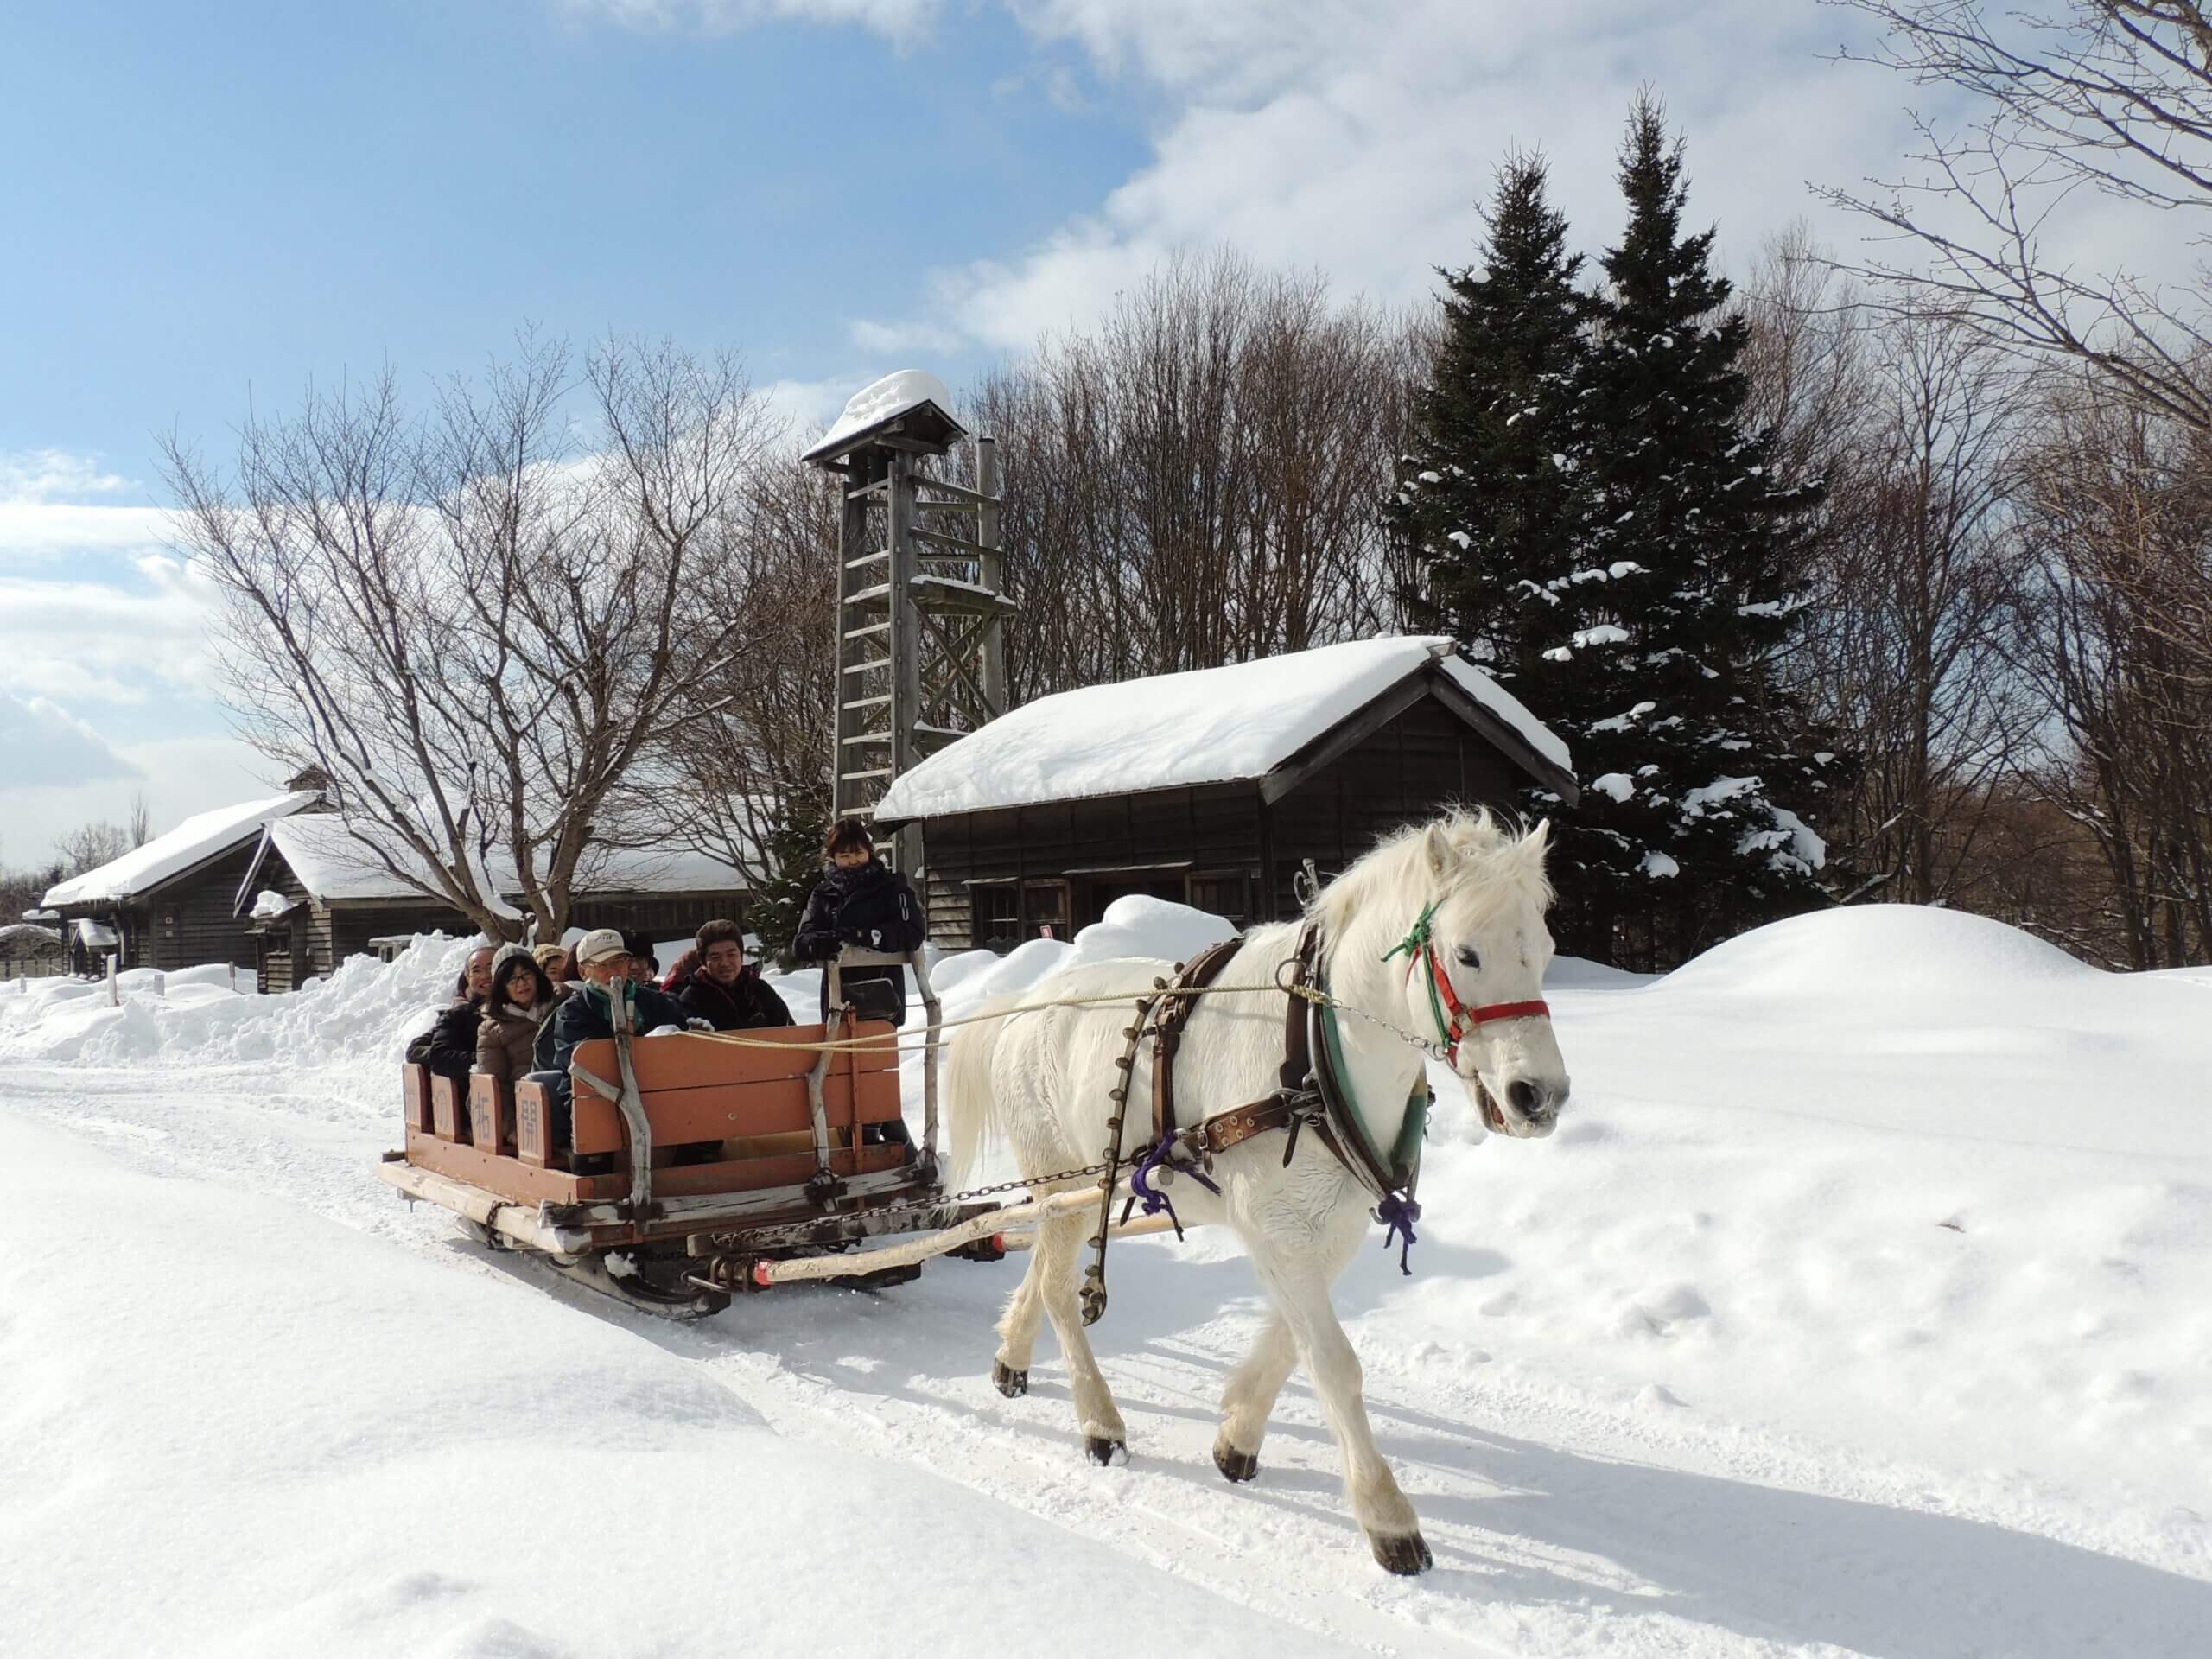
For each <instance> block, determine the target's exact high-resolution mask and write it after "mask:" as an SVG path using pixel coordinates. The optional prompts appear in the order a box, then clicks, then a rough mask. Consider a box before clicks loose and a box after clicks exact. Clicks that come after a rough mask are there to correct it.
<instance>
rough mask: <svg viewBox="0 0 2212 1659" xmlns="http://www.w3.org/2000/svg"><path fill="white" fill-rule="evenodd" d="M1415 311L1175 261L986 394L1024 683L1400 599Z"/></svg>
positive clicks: (1177, 665)
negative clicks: (1389, 508) (1384, 510)
mask: <svg viewBox="0 0 2212 1659" xmlns="http://www.w3.org/2000/svg"><path fill="white" fill-rule="evenodd" d="M1409 378H1410V376H1409V374H1408V372H1407V365H1406V364H1405V362H1404V360H1403V336H1402V331H1401V329H1400V328H1399V327H1398V325H1397V323H1396V320H1395V319H1392V318H1389V317H1387V316H1385V315H1383V314H1380V313H1378V312H1376V311H1375V310H1374V309H1373V308H1369V307H1367V306H1364V305H1362V304H1357V303H1352V304H1344V303H1339V302H1336V301H1334V300H1333V299H1332V297H1331V296H1330V294H1329V292H1328V289H1327V287H1326V284H1325V283H1324V282H1323V280H1322V279H1321V278H1320V277H1314V276H1288V275H1282V274H1277V273H1269V272H1266V271H1263V270H1261V269H1260V268H1258V267H1256V266H1255V265H1254V264H1251V263H1250V262H1249V261H1247V260H1244V259H1243V258H1240V257H1237V256H1235V255H1233V254H1230V253H1226V252H1223V253H1217V254H1214V255H1212V256H1211V257H1205V258H1198V257H1187V256H1186V257H1179V258H1177V259H1174V260H1173V261H1171V262H1169V263H1168V264H1166V265H1164V266H1162V267H1161V268H1160V270H1157V271H1155V272H1154V273H1153V275H1152V276H1151V277H1149V278H1147V280H1146V281H1145V282H1144V283H1141V284H1140V285H1138V286H1137V287H1136V288H1135V289H1132V290H1130V291H1129V292H1128V294H1126V295H1124V296H1122V299H1121V300H1120V301H1119V302H1117V304H1116V306H1115V307H1114V308H1113V309H1112V310H1111V311H1110V312H1109V314H1108V315H1107V316H1106V317H1105V318H1103V320H1102V321H1100V322H1099V323H1098V324H1097V325H1096V327H1094V328H1093V329H1091V330H1090V331H1089V332H1086V333H1081V334H1066V335H1058V336H1052V337H1048V338H1047V339H1046V340H1042V341H1040V342H1039V345H1038V346H1037V347H1036V349H1035V350H1034V351H1033V352H1032V353H1030V354H1029V355H1028V356H1027V358H1025V359H1022V360H1021V361H1020V362H1019V363H1017V364H1015V365H1013V366H1012V367H1010V368H1008V369H1007V370H1005V371H1002V372H999V373H997V374H995V375H993V376H990V377H988V378H986V379H985V380H984V381H983V382H982V385H980V386H979V387H978V388H977V389H976V392H975V395H974V397H973V399H972V403H971V408H972V410H973V412H974V415H975V416H976V421H977V423H978V424H979V425H980V426H982V428H983V429H988V430H990V431H992V432H993V433H995V435H998V436H999V437H1000V438H1001V461H1002V465H1003V468H1004V493H1005V499H1006V510H1005V512H1004V514H1003V516H1002V520H1001V524H1002V536H1003V539H1004V544H1005V548H1006V569H1007V586H1008V588H1009V590H1010V591H1011V592H1012V593H1013V594H1014V597H1015V598H1016V599H1017V600H1018V601H1026V602H1024V604H1023V608H1022V610H1021V613H1020V614H1019V615H1018V616H1017V617H1016V618H1014V620H1012V621H1011V622H1010V623H1009V625H1008V627H1007V675H1008V680H1009V685H1010V695H1011V696H1014V699H1015V700H1016V701H1017V702H1020V701H1024V700H1027V698H1029V697H1032V696H1037V695H1039V693H1042V692H1046V691H1052V690H1061V689H1064V688H1065V687H1068V686H1072V685H1081V684H1088V683H1095V682H1098V681H1104V680H1116V679H1124V678H1128V677H1130V676H1132V675H1136V674H1145V673H1161V672H1172V671H1179V670H1182V669H1188V668H1199V667H1210V666H1212V665H1214V664H1220V663H1224V662H1235V661H1241V660H1243V659H1245V658H1251V657H1257V656H1263V655H1267V654H1268V653H1271V652H1284V651H1296V650H1300V649H1303V648H1305V647H1306V646H1308V645H1321V644H1326V643H1329V642H1331V641H1332V640H1336V639H1343V638H1345V637H1347V636H1348V635H1349V634H1351V633H1354V632H1358V631H1360V630H1361V629H1363V627H1366V626H1373V624H1374V623H1375V621H1376V620H1377V619H1378V616H1379V615H1380V614H1381V613H1382V612H1383V609H1384V607H1386V605H1387V600H1388V594H1389V591H1390V584H1389V580H1388V572H1387V571H1386V570H1385V569H1384V566H1383V560H1384V558H1385V556H1386V549H1385V546H1384V538H1383V537H1382V535H1381V534H1380V531H1379V527H1378V524H1377V521H1376V503H1377V502H1378V501H1379V500H1380V499H1381V498H1382V495H1383V491H1384V490H1385V489H1386V488H1387V487H1388V486H1389V481H1390V478H1391V467H1392V464H1393V462H1394V461H1395V454H1396V448H1397V438H1398V436H1399V434H1400V431H1401V430H1402V424H1403V418H1404V416H1403V406H1404V397H1405V393H1404V387H1405V385H1406V383H1407V382H1408V379H1409Z"/></svg>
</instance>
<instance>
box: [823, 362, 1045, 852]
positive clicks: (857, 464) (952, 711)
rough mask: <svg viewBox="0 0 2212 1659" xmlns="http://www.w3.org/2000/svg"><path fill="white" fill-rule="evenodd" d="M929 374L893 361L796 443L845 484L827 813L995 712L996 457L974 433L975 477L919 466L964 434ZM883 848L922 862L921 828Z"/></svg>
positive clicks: (1002, 650)
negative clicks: (809, 444)
mask: <svg viewBox="0 0 2212 1659" xmlns="http://www.w3.org/2000/svg"><path fill="white" fill-rule="evenodd" d="M951 404H952V399H951V396H950V393H948V392H947V391H946V390H945V388H944V382H943V381H941V380H939V379H938V378H937V377H936V376H934V375H929V374H923V373H919V372H916V371H914V370H911V369H908V370H902V371H901V372H899V373H896V374H891V375H887V376H885V377H884V378H882V379H880V380H878V381H877V382H875V383H874V385H870V386H868V387H865V388H863V389H862V390H861V391H860V392H859V393H857V394H856V395H855V397H854V398H853V400H852V401H851V402H850V403H849V404H846V405H845V412H844V413H843V415H842V416H839V417H838V420H837V423H836V425H835V426H833V427H831V428H830V429H829V433H828V434H827V435H825V436H824V437H823V439H822V441H821V442H819V443H817V444H816V445H815V446H814V447H813V448H811V449H809V450H808V451H807V452H806V455H805V459H806V460H807V461H809V462H810V463H811V464H813V465H814V466H817V467H823V469H825V470H827V471H829V472H831V473H834V474H837V476H838V477H839V478H840V479H842V480H843V484H844V502H845V505H844V512H843V515H842V518H840V520H839V523H838V532H837V566H838V569H837V664H836V671H837V729H836V736H835V738H834V740H833V742H832V747H831V753H830V776H831V777H832V779H834V780H835V784H834V792H833V798H832V805H833V808H834V811H835V815H836V817H872V816H873V815H874V808H875V804H876V802H877V801H878V800H879V799H880V798H882V795H883V791H885V790H887V789H888V788H889V787H890V786H891V781H892V779H894V778H897V777H899V776H900V775H901V774H903V773H904V772H906V771H908V770H909V769H910V768H912V766H915V765H916V764H918V762H919V761H921V760H925V759H926V758H927V757H928V756H929V755H931V754H933V753H936V752H937V751H938V749H940V748H942V747H944V745H945V744H947V743H950V742H952V741H955V740H956V739H957V738H960V737H963V736H964V735H966V734H968V733H969V732H972V731H974V730H976V728H979V727H981V726H982V725H984V724H985V723H986V722H988V721H991V720H994V719H995V718H997V716H999V715H1001V714H1004V713H1005V712H1006V647H1005V633H1004V627H1003V624H1004V621H1005V618H1006V614H1007V612H1008V611H1010V610H1012V609H1013V608H1014V604H1013V601H1010V600H1008V599H1007V597H1006V596H1005V595H1004V594H1003V593H1001V583H1002V572H1001V565H1000V555H999V476H998V473H999V462H998V444H997V442H996V441H995V439H992V438H988V437H978V438H977V439H976V477H975V485H974V487H972V488H970V487H969V486H966V485H963V484H955V483H951V482H950V481H948V480H944V479H939V478H933V477H931V475H930V473H929V467H930V463H931V462H932V461H940V462H941V461H943V459H944V456H945V455H946V454H949V453H950V450H951V448H952V447H953V445H954V444H956V443H957V442H959V441H960V440H961V439H963V438H964V437H966V436H967V435H968V431H967V429H966V428H965V427H963V426H962V425H961V424H960V423H959V422H958V421H957V420H956V419H954V418H953V416H952V413H951ZM890 852H891V856H892V861H893V863H894V864H895V865H896V866H897V867H898V868H899V869H901V870H904V871H906V872H907V873H909V874H912V873H913V872H914V871H916V870H918V868H920V866H921V861H922V852H921V829H920V826H919V825H918V824H909V825H906V826H904V827H902V828H901V829H899V831H898V834H897V836H896V837H895V839H894V840H893V844H892V847H891V849H890Z"/></svg>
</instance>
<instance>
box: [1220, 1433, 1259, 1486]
mask: <svg viewBox="0 0 2212 1659" xmlns="http://www.w3.org/2000/svg"><path fill="white" fill-rule="evenodd" d="M1213 1466H1214V1467H1215V1468H1217V1469H1218V1470H1220V1471H1221V1472H1222V1477H1223V1478H1224V1479H1226V1480H1250V1479H1253V1478H1255V1477H1256V1476H1257V1475H1258V1474H1259V1472H1260V1454H1259V1453H1258V1452H1239V1451H1238V1450H1237V1449H1236V1447H1235V1446H1231V1445H1230V1443H1229V1442H1228V1441H1227V1440H1216V1441H1215V1442H1214V1443H1213Z"/></svg>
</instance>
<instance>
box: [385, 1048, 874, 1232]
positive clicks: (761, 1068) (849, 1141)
mask: <svg viewBox="0 0 2212 1659" xmlns="http://www.w3.org/2000/svg"><path fill="white" fill-rule="evenodd" d="M786 1029H787V1030H788V1031H789V1033H790V1038H791V1045H792V1046H788V1047H785V1046H777V1047H773V1048H769V1047H760V1046H751V1045H741V1044H736V1043H722V1042H712V1041H708V1040H706V1039H702V1038H696V1037H653V1038H642V1039H638V1040H636V1041H635V1042H633V1043H632V1046H631V1054H632V1065H633V1067H634V1069H635V1071H636V1073H637V1077H638V1093H639V1098H640V1100H641V1101H642V1102H643V1103H644V1105H645V1117H646V1121H647V1122H649V1123H650V1124H651V1126H652V1149H651V1153H650V1155H651V1157H652V1168H653V1183H652V1185H653V1191H654V1192H655V1193H656V1194H657V1195H660V1196H664V1197H669V1198H676V1197H690V1196H697V1195H701V1194H707V1193H715V1192H755V1191H760V1190H762V1189H766V1188H770V1187H778V1186H797V1185H802V1184H804V1182H805V1181H806V1180H807V1179H809V1178H810V1176H812V1175H813V1173H814V1170H815V1164H814V1134H813V1125H814V1114H813V1108H812V1106H811V1104H810V1100H809V1097H808V1095H807V1084H806V1079H807V1074H808V1073H809V1072H810V1071H812V1070H813V1068H814V1065H815V1062H816V1061H817V1058H819V1057H818V1055H817V1052H816V1051H815V1050H813V1049H810V1048H804V1047H799V1046H797V1045H798V1044H802V1043H813V1042H819V1041H820V1040H821V1039H822V1036H823V1027H821V1026H818V1025H816V1026H799V1027H787V1028H786ZM748 1034H750V1033H748ZM846 1034H848V1035H851V1036H858V1037H874V1038H878V1039H880V1040H881V1041H882V1043H883V1047H882V1048H881V1049H880V1051H871V1050H862V1051H859V1052H855V1051H850V1050H848V1051H845V1052H841V1053H839V1054H837V1055H836V1057H835V1058H833V1059H832V1061H831V1063H830V1066H829V1075H828V1077H826V1078H825V1079H824V1080H823V1108H824V1112H825V1115H826V1116H827V1117H828V1119H829V1139H830V1145H831V1147H833V1148H834V1150H833V1152H832V1154H831V1157H830V1164H831V1167H832V1168H833V1169H834V1170H836V1173H839V1174H841V1175H855V1174H868V1173H875V1172H877V1171H880V1170H888V1169H896V1168H897V1167H899V1165H900V1164H901V1162H903V1161H904V1159H905V1156H906V1151H905V1148H904V1147H900V1146H898V1145H896V1144H893V1145H887V1146H862V1145H861V1128H863V1127H865V1126H867V1125H868V1124H872V1123H887V1122H893V1121H894V1120H896V1119H897V1118H898V1117H899V1071H898V1054H897V1052H896V1051H895V1049H894V1048H893V1046H892V1044H893V1037H894V1035H895V1033H894V1030H893V1027H892V1026H891V1025H890V1024H889V1023H888V1022H887V1021H883V1020H868V1021H863V1022H862V1023H861V1025H860V1026H859V1027H857V1028H855V1027H846ZM575 1063H576V1064H577V1065H580V1066H582V1068H583V1069H584V1070H586V1071H590V1072H592V1073H593V1074H594V1075H595V1076H597V1077H603V1078H605V1079H606V1080H607V1082H609V1083H613V1082H615V1081H616V1080H617V1079H618V1078H619V1077H620V1064H619V1061H618V1059H617V1058H616V1053H615V1046H614V1043H613V1040H612V1039H601V1040H599V1041H596V1042H590V1043H585V1044H583V1045H582V1046H579V1047H578V1049H577V1050H576V1053H575ZM402 1099H403V1113H404V1118H405V1121H406V1125H407V1155H408V1160H409V1161H410V1162H411V1163H416V1164H419V1165H422V1166H425V1167H428V1168H433V1169H436V1170H437V1171H439V1172H440V1173H443V1174H448V1175H451V1176H453V1177H454V1178H455V1179H461V1180H465V1181H467V1182H469V1183H470V1184H472V1185H477V1186H480V1187H483V1188H485V1189H486V1190H487V1191H492V1192H499V1194H501V1196H503V1197H510V1198H516V1199H518V1200H521V1201H525V1202H537V1201H540V1200H545V1199H551V1200H555V1201H564V1200H565V1201H591V1200H595V1199H602V1198H620V1197H621V1196H623V1195H624V1194H626V1192H628V1191H629V1186H630V1182H629V1176H628V1171H627V1168H626V1166H627V1164H628V1160H629V1156H630V1153H629V1147H628V1145H627V1142H626V1135H625V1132H624V1128H623V1123H622V1114H621V1112H620V1110H619V1109H617V1108H616V1106H615V1105H614V1103H613V1102H611V1101H609V1100H607V1099H605V1098H604V1097H602V1096H601V1095H600V1094H599V1093H598V1091H597V1090H594V1089H593V1088H592V1087H591V1086H590V1085H589V1084H585V1083H582V1082H581V1081H579V1082H578V1083H577V1084H575V1089H574V1091H573V1094H572V1096H571V1099H572V1104H573V1112H574V1118H573V1126H572V1139H571V1145H570V1150H571V1151H572V1152H574V1153H575V1154H606V1153H611V1154H616V1164H617V1170H616V1173H612V1174H601V1175H588V1176H577V1175H575V1174H573V1173H569V1171H567V1170H566V1169H563V1168H562V1167H560V1166H562V1165H563V1164H564V1163H565V1162H566V1161H567V1160H566V1158H565V1156H563V1155H562V1154H559V1153H557V1152H556V1150H555V1149H554V1148H553V1147H550V1145H549V1144H548V1138H549V1137H548V1130H549V1127H550V1111H549V1109H548V1106H549V1103H548V1101H547V1099H546V1097H545V1090H544V1089H543V1085H542V1084H535V1083H531V1082H529V1081H527V1080H525V1081H524V1082H522V1083H519V1084H513V1085H512V1086H511V1085H509V1084H505V1083H503V1082H501V1081H500V1080H499V1079H498V1078H496V1077H485V1076H482V1075H478V1076H474V1077H471V1078H470V1079H469V1081H468V1087H467V1090H465V1091H464V1090H462V1089H461V1088H460V1087H459V1086H458V1085H456V1084H454V1082H453V1081H452V1080H451V1079H449V1078H444V1077H436V1076H435V1075H433V1074H432V1073H430V1072H429V1070H428V1069H427V1068H426V1067H423V1066H419V1065H409V1066H406V1067H404V1068H403V1070H402ZM715 1143H719V1145H718V1147H717V1149H716V1155H715V1157H714V1158H713V1160H712V1161H686V1162H681V1163H679V1162H676V1161H674V1159H675V1156H676V1154H675V1153H674V1148H676V1147H693V1148H696V1147H702V1146H706V1145H713V1144H715ZM690 1156H691V1157H693V1158H694V1159H696V1157H697V1154H696V1152H695V1153H693V1154H690Z"/></svg>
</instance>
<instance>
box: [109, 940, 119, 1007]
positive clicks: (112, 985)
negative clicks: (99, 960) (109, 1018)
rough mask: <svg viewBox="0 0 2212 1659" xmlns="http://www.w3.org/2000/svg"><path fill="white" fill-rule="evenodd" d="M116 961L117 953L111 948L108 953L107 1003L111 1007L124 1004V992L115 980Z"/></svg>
mask: <svg viewBox="0 0 2212 1659" xmlns="http://www.w3.org/2000/svg"><path fill="white" fill-rule="evenodd" d="M115 963H116V953H115V952H114V951H112V950H111V951H109V952H108V953H107V1005H108V1007H111V1008H119V1007H122V1006H123V992H122V990H121V989H120V988H118V986H117V984H116V982H115Z"/></svg>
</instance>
